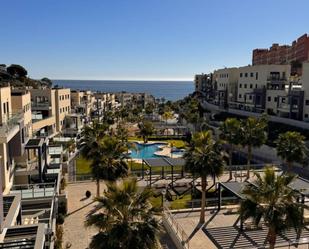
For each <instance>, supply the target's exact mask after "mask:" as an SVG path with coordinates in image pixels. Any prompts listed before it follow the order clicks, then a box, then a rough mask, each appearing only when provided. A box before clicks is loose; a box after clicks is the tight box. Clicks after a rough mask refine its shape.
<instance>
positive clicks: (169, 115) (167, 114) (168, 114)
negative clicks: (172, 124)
mask: <svg viewBox="0 0 309 249" xmlns="http://www.w3.org/2000/svg"><path fill="white" fill-rule="evenodd" d="M162 118H163V119H164V120H165V123H167V120H168V119H171V118H173V113H172V112H171V111H169V110H168V111H165V112H164V113H163V115H162Z"/></svg>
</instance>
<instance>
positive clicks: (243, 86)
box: [204, 62, 309, 127]
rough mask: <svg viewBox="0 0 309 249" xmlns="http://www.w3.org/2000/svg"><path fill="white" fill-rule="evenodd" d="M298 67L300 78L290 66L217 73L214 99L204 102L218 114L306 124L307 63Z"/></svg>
mask: <svg viewBox="0 0 309 249" xmlns="http://www.w3.org/2000/svg"><path fill="white" fill-rule="evenodd" d="M301 68H302V72H301V74H300V75H297V74H294V72H293V69H292V66H291V65H289V64H283V65H267V64H265V65H253V66H245V67H239V68H224V69H220V70H216V71H214V73H213V81H212V85H213V92H214V96H215V98H207V97H206V96H205V97H204V102H206V103H208V104H211V105H213V106H214V107H215V106H217V110H218V111H219V110H220V108H221V109H224V110H225V111H229V112H233V113H234V114H239V115H241V114H244V115H246V116H248V115H250V113H251V114H252V115H253V114H260V113H267V114H268V115H270V117H277V118H283V119H281V120H279V119H278V120H277V121H284V119H287V120H291V119H292V120H298V121H306V122H309V62H304V63H302V67H301ZM273 119H275V118H273ZM290 122H291V121H290ZM287 123H288V122H287ZM297 124H298V123H297ZM300 127H302V125H300Z"/></svg>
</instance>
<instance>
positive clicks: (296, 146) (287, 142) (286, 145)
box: [276, 131, 307, 171]
mask: <svg viewBox="0 0 309 249" xmlns="http://www.w3.org/2000/svg"><path fill="white" fill-rule="evenodd" d="M304 140H305V137H304V136H302V135H301V134H300V133H299V132H296V131H288V132H285V133H282V134H280V135H279V137H278V139H277V140H276V144H277V155H278V156H280V157H281V158H282V159H283V160H285V161H286V163H287V165H288V170H289V171H291V170H292V164H293V162H297V163H302V162H303V160H304V159H305V158H306V154H307V147H306V145H305V141H304Z"/></svg>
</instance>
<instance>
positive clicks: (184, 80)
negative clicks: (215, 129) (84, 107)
mask: <svg viewBox="0 0 309 249" xmlns="http://www.w3.org/2000/svg"><path fill="white" fill-rule="evenodd" d="M51 80H52V81H53V80H76V81H77V80H91V81H183V82H186V81H191V82H193V81H194V80H193V79H91V78H90V79H84V78H82V79H76V78H75V79H74V78H62V79H52V78H51Z"/></svg>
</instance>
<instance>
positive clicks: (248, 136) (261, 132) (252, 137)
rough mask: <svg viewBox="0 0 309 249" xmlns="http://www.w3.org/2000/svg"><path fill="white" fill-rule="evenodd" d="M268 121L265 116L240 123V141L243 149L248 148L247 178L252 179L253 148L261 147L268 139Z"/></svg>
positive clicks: (250, 118)
mask: <svg viewBox="0 0 309 249" xmlns="http://www.w3.org/2000/svg"><path fill="white" fill-rule="evenodd" d="M266 127H267V120H266V118H265V117H264V116H262V117H261V118H259V119H257V118H254V117H249V118H247V119H245V120H242V121H241V122H240V129H239V136H240V137H239V139H240V144H241V145H242V146H243V147H247V177H248V178H249V177H250V164H251V160H252V148H253V147H261V146H262V145H263V144H264V143H265V142H266V139H267V134H266V131H265V130H266Z"/></svg>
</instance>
